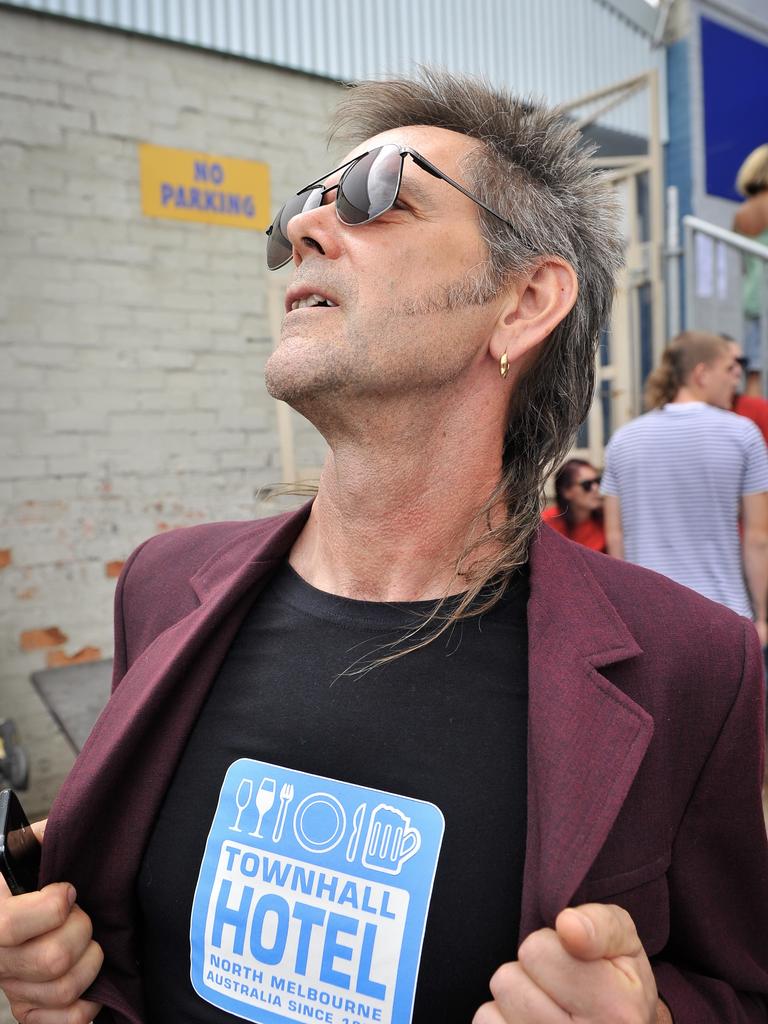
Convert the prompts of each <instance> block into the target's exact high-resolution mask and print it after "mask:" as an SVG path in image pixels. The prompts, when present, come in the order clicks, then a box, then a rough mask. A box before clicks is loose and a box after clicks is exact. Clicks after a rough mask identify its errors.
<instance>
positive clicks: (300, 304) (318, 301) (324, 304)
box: [290, 295, 336, 312]
mask: <svg viewBox="0 0 768 1024" xmlns="http://www.w3.org/2000/svg"><path fill="white" fill-rule="evenodd" d="M317 307H321V308H325V309H330V308H336V303H335V302H331V300H330V299H326V298H325V296H323V295H307V296H306V298H304V299H297V300H296V301H295V302H292V303H291V310H290V311H291V312H293V311H294V310H295V309H316V308H317Z"/></svg>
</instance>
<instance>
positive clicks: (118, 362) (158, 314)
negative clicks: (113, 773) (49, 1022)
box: [0, 8, 340, 815]
mask: <svg viewBox="0 0 768 1024" xmlns="http://www.w3.org/2000/svg"><path fill="white" fill-rule="evenodd" d="M339 91H340V89H339V86H337V85H334V84H333V83H331V82H327V81H323V80H317V79H312V78H309V77H307V76H304V75H300V74H293V73H290V72H286V71H281V70H278V69H272V68H269V67H264V66H260V65H257V64H254V63H249V62H246V61H241V60H238V59H235V58H229V57H224V56H221V55H217V54H212V53H208V52H204V51H202V50H195V49H191V48H186V47H181V46H175V45H171V44H164V43H162V42H158V41H152V40H147V39H142V38H139V37H131V36H128V35H123V34H122V33H119V32H111V31H106V30H102V29H99V28H96V27H91V26H86V25H84V24H74V23H69V22H66V21H63V20H61V19H58V18H46V17H44V16H37V15H34V14H31V13H22V12H20V11H14V10H10V9H8V8H2V9H0V174H2V187H0V359H1V360H2V362H0V378H1V379H0V391H1V392H2V397H0V717H5V716H9V717H13V718H14V719H15V720H16V721H17V724H18V726H19V730H20V733H21V738H22V741H23V742H24V743H25V745H26V746H27V747H28V749H30V752H31V753H32V755H33V764H32V779H33V785H32V789H31V792H30V793H29V794H28V795H27V797H26V803H27V805H28V809H29V810H30V811H31V812H32V813H33V814H35V815H36V814H41V813H44V812H45V811H46V809H47V806H48V805H49V803H50V800H51V798H52V796H53V795H54V793H55V790H56V787H57V786H58V785H59V783H60V780H61V778H62V776H63V773H64V772H65V771H66V770H67V768H68V766H69V763H70V761H71V755H70V753H69V751H68V748H67V746H66V744H65V743H64V741H63V740H62V739H61V737H60V736H59V735H58V734H57V732H56V730H55V727H54V726H53V723H52V722H51V720H50V717H49V716H48V713H47V712H46V710H45V709H44V708H43V707H42V705H41V704H40V703H39V701H38V700H37V698H36V697H35V696H34V695H33V692H32V689H31V686H30V683H29V676H30V674H31V673H32V672H33V671H35V670H37V669H39V668H42V667H44V666H45V665H46V659H47V657H48V655H49V654H50V653H51V652H52V651H58V652H61V651H63V652H64V653H65V654H66V655H68V656H72V655H75V654H76V653H77V652H78V651H80V650H82V649H84V648H95V649H98V650H99V651H100V652H101V655H102V656H103V657H109V656H110V655H111V642H112V641H111V628H112V626H111V614H112V613H111V605H112V597H113V592H114V578H108V576H107V571H106V565H107V563H109V562H115V561H118V562H119V561H121V560H123V559H125V558H126V557H127V556H128V554H129V553H130V552H131V550H132V549H133V548H134V546H135V545H136V544H137V543H139V542H140V541H141V540H143V539H144V538H146V537H147V536H149V535H151V534H153V533H156V532H158V531H161V530H166V529H171V528H173V527H176V526H183V525H188V524H192V523H197V522H200V521H204V520H209V519H221V518H227V519H232V518H247V517H250V516H252V515H254V514H258V513H259V512H260V511H261V508H260V506H259V504H258V502H257V499H256V493H257V491H258V489H259V488H261V487H264V486H268V485H271V484H275V483H278V482H280V481H281V479H282V472H281V466H280V456H279V445H278V439H277V426H276V417H275V407H274V404H273V403H272V401H271V400H270V399H269V397H268V396H267V394H266V392H265V390H264V386H263V381H262V370H263V365H264V362H265V359H266V357H267V355H268V353H269V350H270V347H271V344H272V341H271V338H270V332H269V324H268V321H267V316H266V308H267V304H266V288H265V285H266V277H267V274H266V271H265V269H264V239H263V236H262V235H261V234H260V233H256V232H250V231H243V230H238V229H234V228H222V227H215V226H209V225H203V224H186V223H180V222H178V221H176V222H174V221H163V220H156V219H151V218H145V217H143V216H142V214H141V209H140V199H139V181H138V155H137V144H138V143H139V142H140V141H143V142H152V143H155V144H157V145H163V146H172V147H178V148H185V149H201V150H202V151H204V152H210V153H214V154H217V155H224V156H232V157H240V158H245V159H254V160H261V161H264V162H267V163H269V164H270V165H271V168H272V194H273V207H274V206H276V205H277V203H278V202H279V200H280V198H281V197H282V196H284V195H287V194H289V192H290V191H291V189H292V188H295V187H296V186H298V185H299V184H301V183H302V181H303V180H307V179H309V178H311V177H314V176H316V175H317V174H319V173H322V171H323V170H326V169H329V168H330V167H331V166H332V165H333V158H332V157H331V156H329V154H328V152H327V149H326V144H325V137H324V130H325V125H326V124H327V118H328V114H329V112H330V110H331V109H332V107H333V105H334V104H335V102H336V100H337V99H338V96H339ZM296 437H297V447H298V446H299V445H301V446H302V448H300V450H299V451H298V452H297V456H298V462H299V464H300V465H311V466H312V465H317V464H318V463H319V461H320V459H321V457H322V444H321V443H320V442H319V439H318V438H317V435H316V434H314V433H313V432H312V431H311V430H310V429H308V428H307V429H304V428H301V429H297V431H296ZM6 563H7V564H6ZM3 566H4V567H3ZM49 627H57V628H58V629H60V630H61V632H62V633H64V634H66V637H67V640H66V642H63V643H61V644H58V645H56V646H55V647H53V648H44V647H33V648H32V649H22V640H21V638H22V634H24V633H27V632H28V631H32V630H40V629H46V628H49Z"/></svg>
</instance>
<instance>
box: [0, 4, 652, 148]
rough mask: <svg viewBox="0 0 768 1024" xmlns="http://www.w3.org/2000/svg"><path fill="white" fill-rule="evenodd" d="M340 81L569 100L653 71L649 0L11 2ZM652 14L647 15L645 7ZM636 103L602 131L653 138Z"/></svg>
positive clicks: (642, 105)
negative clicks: (430, 68)
mask: <svg viewBox="0 0 768 1024" xmlns="http://www.w3.org/2000/svg"><path fill="white" fill-rule="evenodd" d="M6 6H12V7H19V8H25V9H27V10H34V11H41V12H45V13H48V14H54V15H64V16H66V17H69V18H75V19H80V20H83V21H88V22H93V23H96V24H100V25H105V26H109V27H111V28H118V29H124V30H126V31H129V32H138V33H142V34H146V35H150V36H154V37H156V38H160V39H169V40H173V41H174V42H179V43H186V44H188V45H191V46H200V47H205V48H209V49H213V50H218V51H220V52H222V53H230V54H235V55H237V56H240V57H245V58H249V59H252V60H258V61H263V62H265V63H269V64H276V65H278V66H280V67H286V68H291V69H294V70H298V71H303V72H308V73H310V74H316V75H321V76H324V77H329V78H333V79H340V80H342V81H353V80H356V79H360V78H370V77H374V78H375V77H382V76H384V75H386V74H392V73H405V74H409V73H411V72H412V71H413V68H414V66H415V65H416V64H417V63H427V64H436V65H439V66H442V67H445V68H448V69H449V70H452V71H458V72H461V71H463V72H469V73H475V74H478V73H480V74H484V75H486V76H487V77H488V78H489V79H490V80H491V81H492V82H494V83H496V84H499V85H504V86H507V87H508V88H511V89H512V90H514V91H516V92H523V93H528V92H531V93H534V94H536V95H540V96H543V97H545V98H546V99H547V100H549V101H551V102H555V103H557V102H562V101H565V100H567V99H570V98H572V97H574V96H580V95H583V94H585V93H587V92H591V91H592V90H595V89H599V88H601V87H603V86H607V85H610V84H612V83H614V82H618V81H621V80H623V79H626V78H628V77H631V76H633V75H637V74H640V73H642V72H644V71H647V70H649V69H650V68H653V67H656V68H659V70H660V71H661V72H662V73H663V51H659V50H654V49H653V48H652V46H651V36H652V31H653V24H654V12H653V10H652V9H650V8H647V5H646V4H645V3H644V2H643V0H535V2H530V0H6ZM646 8H647V9H646ZM646 102H647V101H646V99H645V97H644V96H642V95H639V96H636V97H635V98H633V99H631V100H629V101H628V102H627V103H625V104H623V105H622V106H621V107H619V108H618V109H617V110H615V111H612V112H611V113H610V114H608V115H607V116H606V117H605V118H604V119H603V120H602V123H604V124H606V125H607V126H609V127H611V128H615V129H618V130H621V131H625V132H632V133H635V134H641V135H645V134H646V130H647V115H646V110H647V106H646Z"/></svg>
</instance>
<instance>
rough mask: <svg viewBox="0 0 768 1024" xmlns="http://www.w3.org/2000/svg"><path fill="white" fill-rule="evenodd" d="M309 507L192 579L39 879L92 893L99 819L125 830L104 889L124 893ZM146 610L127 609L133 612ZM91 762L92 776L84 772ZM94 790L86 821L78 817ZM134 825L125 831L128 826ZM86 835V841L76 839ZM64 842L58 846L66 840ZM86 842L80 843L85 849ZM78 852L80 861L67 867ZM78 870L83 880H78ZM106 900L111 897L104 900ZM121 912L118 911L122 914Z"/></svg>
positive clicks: (112, 722) (112, 710) (99, 743)
mask: <svg viewBox="0 0 768 1024" xmlns="http://www.w3.org/2000/svg"><path fill="white" fill-rule="evenodd" d="M307 513H308V507H305V508H303V509H301V510H300V511H299V512H297V513H295V514H293V515H290V516H285V517H280V518H279V519H276V520H275V522H274V527H273V529H271V530H268V531H265V530H264V528H263V526H260V527H257V528H256V529H255V530H253V531H248V530H244V531H242V532H239V533H238V534H237V535H236V536H235V538H234V539H233V540H232V541H231V542H229V543H228V544H225V545H224V546H223V547H221V548H220V549H219V550H218V551H217V552H216V553H215V554H214V555H213V557H212V558H210V559H209V560H208V562H206V563H205V564H204V565H203V566H202V568H201V569H200V570H199V571H198V572H197V573H195V575H194V576H193V577H192V578H191V580H189V583H190V584H191V586H192V588H193V590H194V591H195V593H196V595H197V597H198V599H199V601H200V604H199V605H198V606H197V607H196V608H194V609H192V610H191V611H189V612H188V613H187V614H186V615H184V616H183V617H182V618H181V619H180V620H179V621H178V622H176V623H175V624H174V625H172V626H170V627H169V628H167V629H165V630H164V631H163V632H161V633H160V634H159V635H158V636H157V637H156V638H155V639H154V640H153V641H152V643H150V644H149V646H148V647H147V648H146V649H145V650H144V651H143V652H142V653H141V654H140V655H139V656H138V657H137V658H136V660H135V661H134V662H133V664H132V665H131V666H130V668H129V669H128V671H127V672H126V674H125V676H124V677H123V679H122V680H121V682H120V685H119V686H118V687H117V690H116V691H115V693H114V694H113V695H112V698H111V699H110V701H109V703H108V704H107V706H106V708H105V709H104V711H103V712H102V714H101V716H100V717H99V719H98V721H97V722H96V725H95V726H94V728H93V730H92V732H91V734H90V736H89V737H88V740H87V741H86V743H85V745H84V747H83V751H82V753H81V755H80V757H79V758H78V760H77V761H76V762H75V765H74V767H73V769H72V772H71V773H70V775H69V777H68V779H67V782H66V784H65V785H64V786H63V787H62V790H61V791H60V793H59V796H58V797H57V800H56V803H55V804H54V808H53V810H52V814H51V818H50V820H49V826H48V828H47V830H46V837H45V844H44V847H43V864H42V876H43V879H44V880H46V881H47V880H49V879H51V878H56V877H59V876H60V875H61V872H62V871H63V870H66V871H67V872H68V874H63V875H61V877H67V878H70V880H71V881H72V882H74V883H75V884H76V885H78V884H79V883H80V882H81V881H82V882H83V883H84V884H85V883H86V882H87V884H88V887H89V888H90V889H91V890H93V889H94V887H95V886H97V885H98V883H96V879H100V878H101V876H102V875H104V872H105V868H104V865H102V864H101V861H100V856H99V851H98V849H97V848H96V846H95V845H94V844H93V843H92V842H91V841H90V837H89V835H88V828H89V827H90V825H91V824H92V819H94V818H95V819H96V820H98V822H99V828H100V829H103V830H105V832H106V833H107V834H110V833H112V834H121V833H125V837H124V841H123V843H122V844H121V845H120V847H119V850H118V853H117V854H116V857H115V858H114V860H113V861H112V862H110V866H109V871H110V876H111V880H110V881H108V880H107V879H106V877H105V878H104V886H103V888H104V892H105V893H107V892H109V893H119V894H121V895H122V893H121V890H120V886H119V884H116V876H118V875H119V874H121V873H122V872H125V875H126V884H127V881H128V875H129V874H130V872H131V871H132V870H135V867H136V863H137V859H138V857H140V855H141V850H142V849H143V847H144V843H145V842H146V837H147V835H148V833H149V830H150V829H151V827H152V824H153V822H154V818H155V814H156V813H157V810H158V808H159V806H160V803H161V801H162V799H163V795H164V793H165V790H166V787H167V785H168V782H169V780H170V778H171V776H172V774H173V772H174V770H175V767H176V763H177V761H178V758H179V756H180V754H181V751H182V750H183V747H184V744H185V743H186V740H187V736H188V735H189V732H190V730H191V729H192V727H193V725H194V722H195V719H196V717H197V714H198V712H199V710H200V707H201V706H202V704H203V701H204V700H205V697H206V695H207V693H208V690H209V689H210V687H211V684H212V683H213V681H214V679H215V677H216V673H217V672H218V669H219V667H220V665H221V662H222V661H223V659H224V657H225V656H226V653H227V650H228V649H229V646H230V644H231V642H232V640H233V639H234V636H235V634H236V632H237V630H238V628H239V626H240V623H241V622H242V620H243V618H244V616H245V614H246V613H247V611H248V609H249V608H250V606H251V604H252V602H253V600H254V598H255V596H256V595H257V594H258V592H259V590H260V589H261V588H262V587H263V586H264V584H265V582H266V581H267V580H268V578H269V576H270V575H271V573H272V572H273V571H274V569H275V568H276V567H277V566H278V565H279V564H280V563H281V561H282V560H283V558H284V557H285V555H286V553H287V552H288V550H289V549H290V547H291V545H292V543H293V541H294V540H295V538H296V537H297V536H298V534H299V532H300V531H301V529H302V527H303V525H304V523H305V522H306V516H307ZM137 612H138V613H139V614H144V612H143V610H142V609H129V610H128V616H129V617H133V616H135V615H136V614H137ZM86 765H87V772H86V771H85V766H86ZM84 793H87V799H88V808H89V813H88V815H83V814H81V813H79V810H78V808H79V807H80V806H81V803H82V800H83V798H84ZM127 821H129V822H131V823H132V825H131V828H130V830H128V831H127V832H126V829H125V822H127ZM79 832H82V835H76V834H77V833H79ZM60 839H61V840H62V841H61V843H60V841H59V840H60ZM80 843H81V844H82V845H80ZM72 849H79V850H80V853H79V855H78V861H77V864H76V865H72V864H69V863H64V862H62V859H63V858H66V857H67V856H68V852H70V851H71V850H72ZM73 874H77V875H78V877H72V876H73ZM107 902H109V901H107ZM120 912H121V911H120V908H119V907H115V914H116V916H119V913H120Z"/></svg>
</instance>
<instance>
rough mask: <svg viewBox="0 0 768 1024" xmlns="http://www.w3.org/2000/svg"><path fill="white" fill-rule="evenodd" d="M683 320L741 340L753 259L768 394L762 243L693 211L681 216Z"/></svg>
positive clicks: (766, 273)
mask: <svg viewBox="0 0 768 1024" xmlns="http://www.w3.org/2000/svg"><path fill="white" fill-rule="evenodd" d="M683 229H684V232H685V238H684V252H685V325H686V327H688V328H691V329H694V330H696V329H700V330H706V331H711V332H712V333H714V334H730V335H731V336H732V337H734V338H737V339H738V340H739V342H741V343H742V344H743V342H744V339H745V328H746V317H745V313H744V280H745V259H746V258H747V257H749V258H754V259H757V260H758V261H759V266H760V273H759V284H760V287H759V308H760V343H761V352H762V358H761V363H762V368H763V373H762V390H763V394H765V395H766V396H768V373H767V372H766V369H768V246H765V245H761V244H760V243H759V242H754V241H751V240H750V239H749V238H745V237H744V235H738V234H736V232H734V231H726V230H725V228H719V227H717V226H716V225H715V224H710V223H709V222H708V221H705V220H699V218H698V217H691V216H687V217H683Z"/></svg>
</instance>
